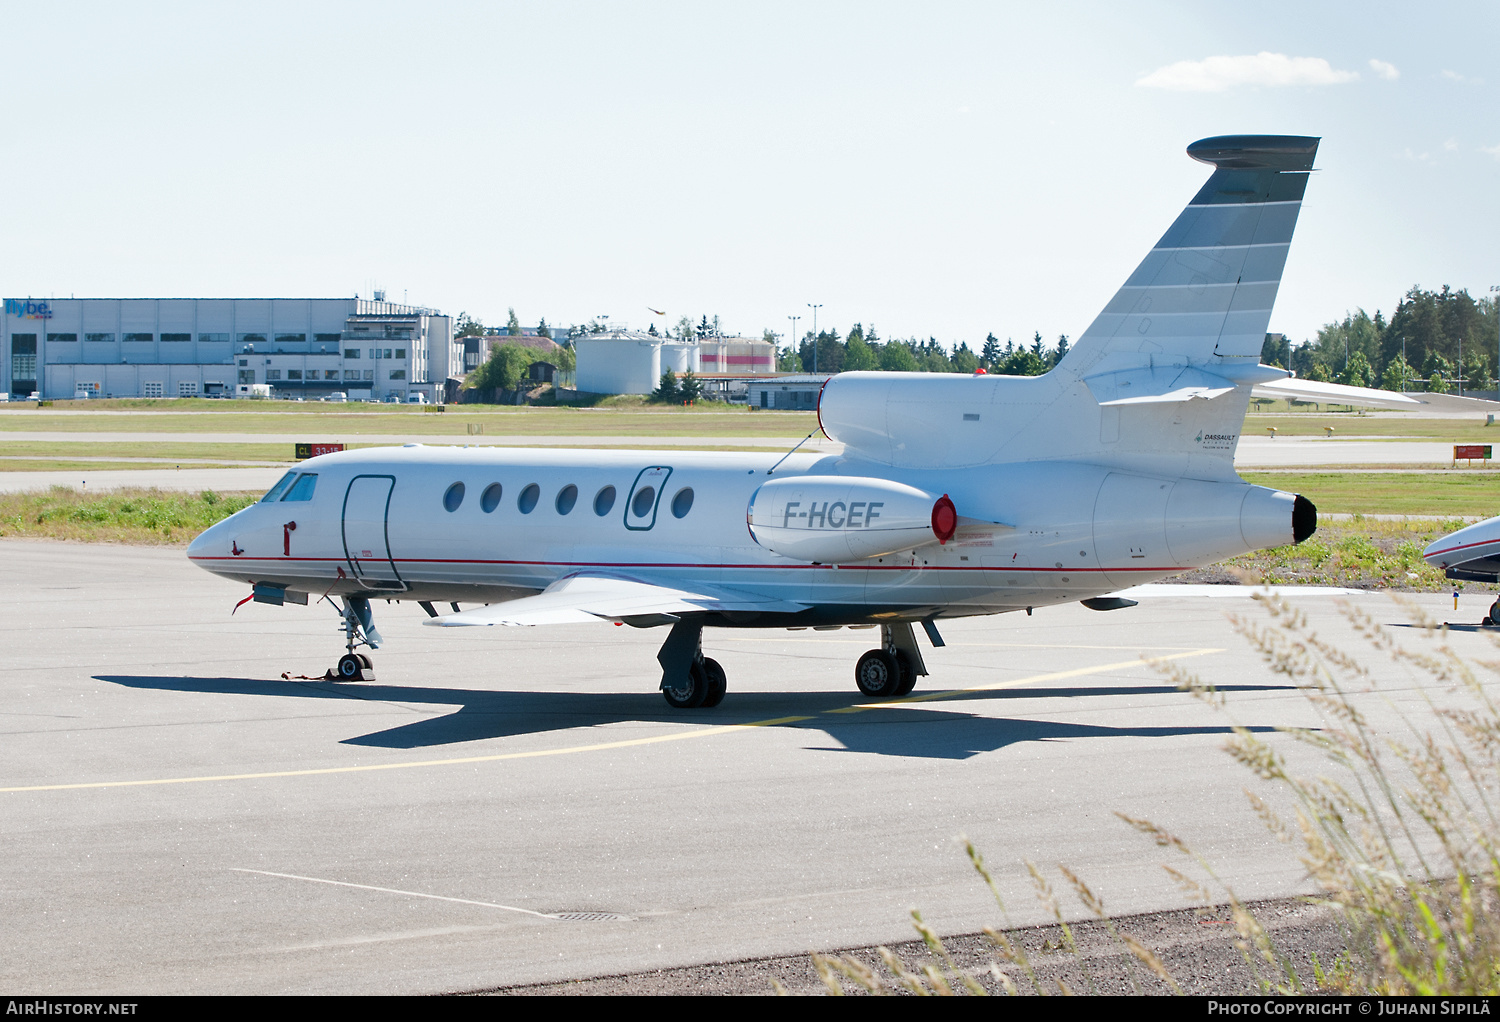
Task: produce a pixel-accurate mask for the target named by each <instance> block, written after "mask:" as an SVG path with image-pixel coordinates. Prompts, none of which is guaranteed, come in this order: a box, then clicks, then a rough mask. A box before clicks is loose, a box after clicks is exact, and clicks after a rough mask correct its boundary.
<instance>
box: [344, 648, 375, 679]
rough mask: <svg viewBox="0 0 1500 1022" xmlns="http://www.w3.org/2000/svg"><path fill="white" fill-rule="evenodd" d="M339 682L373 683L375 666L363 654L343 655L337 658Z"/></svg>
mask: <svg viewBox="0 0 1500 1022" xmlns="http://www.w3.org/2000/svg"><path fill="white" fill-rule="evenodd" d="M337 673H338V680H339V681H374V680H375V665H374V664H373V663H371V662H370V658H369V657H367V656H365V655H364V654H363V653H345V654H344V655H343V656H341V657H339V666H338V671H337Z"/></svg>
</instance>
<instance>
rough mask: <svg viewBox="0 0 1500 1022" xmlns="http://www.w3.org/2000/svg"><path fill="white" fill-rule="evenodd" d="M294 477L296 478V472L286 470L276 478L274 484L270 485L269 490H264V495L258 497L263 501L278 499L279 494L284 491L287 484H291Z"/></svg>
mask: <svg viewBox="0 0 1500 1022" xmlns="http://www.w3.org/2000/svg"><path fill="white" fill-rule="evenodd" d="M296 478H297V473H295V472H288V473H287V474H286V475H284V476H282V477H281V478H280V479H279V480H277V482H276V485H275V486H273V487H271V488H270V489H269V490H267V491H266V495H265V496H264V497H262V498H260V499H261V500H262V501H263V502H264V501H272V500H279V499H280V498H281V495H282V494H283V493H285V492H286V488H287V487H288V486H290V485H292V480H293V479H296Z"/></svg>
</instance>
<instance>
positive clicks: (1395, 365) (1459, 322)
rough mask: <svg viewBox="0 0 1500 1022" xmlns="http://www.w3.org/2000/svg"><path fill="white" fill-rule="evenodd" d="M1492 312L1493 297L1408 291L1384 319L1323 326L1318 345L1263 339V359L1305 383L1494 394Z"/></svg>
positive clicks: (1497, 329)
mask: <svg viewBox="0 0 1500 1022" xmlns="http://www.w3.org/2000/svg"><path fill="white" fill-rule="evenodd" d="M1496 306H1497V301H1496V299H1494V298H1482V299H1479V300H1475V299H1474V298H1473V297H1471V296H1470V295H1469V292H1468V291H1467V290H1459V291H1453V290H1451V289H1449V287H1448V286H1447V285H1446V284H1445V285H1444V286H1443V287H1442V289H1441V290H1438V291H1424V290H1423V289H1422V288H1420V287H1413V288H1412V289H1411V290H1409V291H1407V292H1406V294H1405V296H1404V297H1403V298H1402V299H1401V301H1400V302H1399V303H1398V304H1397V306H1396V311H1395V312H1394V313H1392V314H1391V318H1390V320H1389V321H1387V320H1386V318H1385V317H1384V316H1383V315H1381V313H1380V310H1378V309H1377V310H1376V311H1375V315H1374V316H1373V317H1372V316H1370V315H1369V314H1368V313H1366V312H1365V310H1364V309H1356V310H1355V311H1354V312H1351V313H1348V314H1346V315H1345V316H1344V318H1343V320H1341V321H1339V322H1336V323H1329V324H1327V325H1325V326H1324V327H1323V329H1321V330H1319V331H1318V336H1317V338H1316V339H1315V340H1311V341H1304V342H1302V343H1301V344H1298V345H1291V346H1288V344H1287V342H1286V341H1285V340H1283V339H1280V338H1279V337H1278V336H1277V335H1272V336H1271V337H1268V338H1267V339H1266V344H1265V346H1264V348H1263V349H1262V351H1261V356H1260V360H1261V361H1262V362H1265V363H1266V364H1267V365H1271V364H1274V365H1278V366H1281V367H1282V368H1283V369H1285V368H1291V369H1292V370H1294V371H1295V372H1296V373H1297V375H1298V376H1300V377H1302V378H1304V379H1309V380H1323V381H1330V382H1333V383H1347V384H1349V385H1351V386H1355V387H1379V388H1382V389H1384V390H1421V391H1428V392H1430V393H1434V394H1446V393H1448V392H1449V391H1456V390H1458V389H1459V388H1460V386H1462V388H1463V389H1464V390H1491V389H1494V388H1495V366H1496V360H1497V355H1500V352H1497V350H1496V349H1497V345H1500V315H1497V312H1496ZM1288 355H1290V362H1291V365H1290V366H1288V364H1287V362H1288Z"/></svg>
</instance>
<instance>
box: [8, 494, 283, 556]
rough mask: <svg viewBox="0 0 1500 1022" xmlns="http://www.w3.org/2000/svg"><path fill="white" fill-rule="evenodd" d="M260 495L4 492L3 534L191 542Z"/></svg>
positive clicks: (82, 539)
mask: <svg viewBox="0 0 1500 1022" xmlns="http://www.w3.org/2000/svg"><path fill="white" fill-rule="evenodd" d="M259 497H260V494H259V493H215V492H214V491H213V490H204V491H202V492H201V493H182V492H178V491H173V490H157V489H123V490H111V491H109V492H107V493H101V494H89V493H82V492H80V491H78V490H74V489H72V488H71V487H66V486H54V487H52V488H51V489H49V490H45V491H41V492H33V493H0V536H26V537H35V538H41V539H63V540H73V541H78V542H89V543H130V544H134V545H140V546H186V545H187V544H188V543H189V542H191V541H192V539H193V538H194V537H195V536H197V535H198V533H200V532H202V531H203V530H204V529H206V528H208V527H209V526H210V525H213V524H214V523H215V522H219V521H222V520H223V519H225V518H227V517H229V516H230V515H232V514H234V513H235V512H236V511H238V510H240V509H241V508H244V507H249V506H250V505H251V504H253V503H255V501H256V500H257V499H258V498H259Z"/></svg>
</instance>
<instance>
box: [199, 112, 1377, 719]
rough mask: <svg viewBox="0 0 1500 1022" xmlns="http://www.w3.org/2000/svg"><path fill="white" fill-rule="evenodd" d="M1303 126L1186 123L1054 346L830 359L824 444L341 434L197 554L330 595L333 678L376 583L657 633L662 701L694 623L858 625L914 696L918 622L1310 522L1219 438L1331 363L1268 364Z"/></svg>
mask: <svg viewBox="0 0 1500 1022" xmlns="http://www.w3.org/2000/svg"><path fill="white" fill-rule="evenodd" d="M1317 147H1318V139H1316V138H1306V137H1299V136H1265V135H1246V136H1224V137H1218V138H1207V139H1203V140H1202V141H1199V142H1195V143H1193V144H1192V145H1191V146H1189V147H1188V150H1187V152H1188V155H1189V156H1191V157H1193V158H1194V159H1196V160H1200V161H1202V162H1203V163H1206V164H1209V165H1210V166H1212V168H1213V173H1212V175H1211V176H1210V177H1209V178H1208V181H1207V182H1206V183H1205V184H1204V185H1203V187H1202V188H1201V189H1200V190H1199V191H1198V193H1197V194H1196V195H1195V196H1194V197H1193V199H1192V201H1191V202H1189V203H1188V205H1187V207H1186V208H1185V209H1184V210H1183V211H1182V213H1181V214H1180V215H1179V216H1178V217H1177V219H1176V220H1175V221H1174V222H1173V223H1172V225H1171V227H1170V228H1168V230H1167V232H1166V234H1165V235H1163V237H1162V239H1161V240H1160V241H1159V242H1157V244H1156V245H1155V247H1153V248H1152V249H1151V251H1150V252H1148V253H1147V254H1146V258H1145V259H1144V260H1143V261H1142V262H1141V264H1140V266H1139V267H1137V268H1136V270H1135V272H1134V273H1132V274H1131V275H1130V277H1129V279H1127V280H1126V281H1125V284H1124V285H1123V286H1122V287H1121V288H1120V290H1119V291H1118V292H1117V293H1116V295H1115V296H1114V298H1113V299H1111V300H1110V302H1109V304H1108V305H1107V306H1105V308H1104V311H1103V312H1101V313H1100V314H1099V316H1098V318H1096V319H1095V320H1094V322H1093V324H1092V325H1091V326H1090V327H1089V328H1088V330H1087V331H1085V332H1084V333H1083V335H1082V336H1081V337H1080V338H1079V340H1078V342H1077V344H1076V345H1075V346H1074V347H1073V348H1072V349H1071V350H1070V351H1069V352H1068V354H1067V356H1066V357H1065V358H1063V359H1062V360H1061V361H1060V362H1059V363H1058V365H1057V366H1055V367H1054V368H1053V369H1052V370H1051V371H1050V372H1048V373H1047V374H1045V375H1043V376H1038V377H1007V376H999V375H986V374H983V373H976V374H975V375H973V376H953V375H943V374H926V373H882V372H850V373H843V374H841V375H838V376H834V377H832V378H831V379H830V380H829V381H828V382H827V383H826V384H825V386H824V388H823V392H822V394H821V396H820V398H819V403H818V418H819V425H820V426H821V428H822V430H823V432H824V433H825V434H827V436H828V437H830V438H831V439H833V440H835V441H837V442H839V443H842V444H843V452H842V453H841V454H839V455H836V456H834V455H822V454H814V453H803V452H794V453H792V454H791V455H789V456H784V457H782V458H780V459H777V458H776V457H774V456H771V455H762V454H749V453H747V454H723V453H685V452H644V451H585V450H579V451H545V452H543V451H534V450H508V449H502V448H493V447H483V448H476V447H433V446H424V445H421V444H408V445H406V446H405V447H398V448H377V449H368V450H356V451H346V452H341V453H337V454H328V455H324V456H322V457H318V458H313V459H311V460H309V461H307V462H306V463H304V464H303V465H302V466H301V467H300V468H298V469H297V470H296V471H293V472H288V473H287V474H286V476H285V478H283V479H282V480H281V481H280V482H278V483H277V484H276V485H275V486H274V487H272V488H271V490H270V492H268V493H267V494H266V495H265V497H264V498H263V499H262V500H260V501H259V502H258V503H256V504H254V505H252V506H250V507H248V508H246V509H244V510H243V511H240V512H239V513H238V514H235V515H233V516H231V517H229V518H227V519H225V520H224V521H222V522H220V523H219V524H217V525H215V526H213V527H212V528H210V529H209V530H207V531H206V532H204V533H203V534H202V535H201V536H199V537H198V538H197V539H196V540H195V541H194V542H193V544H192V546H191V547H190V548H189V550H188V556H189V557H190V558H192V560H193V562H194V563H195V564H197V565H199V566H201V567H203V568H205V569H207V570H208V571H211V572H213V573H215V574H217V575H221V576H223V577H225V578H229V579H233V580H235V581H237V582H240V583H248V584H249V585H251V586H252V587H253V590H252V595H253V599H254V600H256V601H258V602H261V603H270V604H276V605H281V604H285V603H297V604H306V603H307V602H308V597H309V596H310V595H311V596H314V597H315V598H327V599H328V601H329V602H330V603H333V601H334V600H337V601H340V604H341V610H340V612H341V614H342V619H343V622H344V628H345V636H346V639H347V642H346V647H347V653H346V655H345V656H344V657H343V658H342V659H341V660H340V661H339V665H338V668H337V672H336V675H335V676H336V677H338V678H342V679H346V680H351V681H352V680H359V679H360V678H362V677H365V676H367V675H368V674H369V672H370V670H371V668H370V661H369V658H368V656H367V655H365V654H363V653H359V652H356V649H357V648H358V647H360V646H362V645H367V646H369V647H370V648H374V647H375V646H376V645H377V644H378V643H379V642H380V636H379V634H378V633H377V632H376V630H375V627H374V622H373V619H372V615H371V602H372V600H378V599H384V600H387V601H397V602H401V601H412V602H415V603H417V604H418V605H420V606H421V607H422V608H423V609H424V610H425V611H426V612H427V614H428V615H429V617H430V618H431V620H429V621H428V623H429V624H433V625H440V626H463V625H544V624H555V623H564V622H579V621H600V620H605V621H614V622H623V623H624V624H628V625H634V626H636V627H642V628H649V627H663V628H666V629H668V631H667V633H666V639H665V641H664V642H663V644H662V647H661V651H660V653H658V655H657V659H658V661H659V662H660V663H661V668H662V677H661V691H662V694H663V695H664V696H665V697H666V699H667V701H668V702H669V703H671V704H672V705H673V706H677V707H699V706H714V705H717V704H718V703H719V701H720V700H722V699H723V698H724V693H725V677H724V671H723V669H722V668H721V667H720V666H719V664H717V663H716V662H715V661H713V660H712V659H709V658H706V657H704V655H703V653H702V645H701V639H702V633H703V629H704V628H705V627H714V628H805V627H813V628H837V627H842V626H852V627H873V626H878V627H879V628H880V644H879V645H878V646H877V647H876V648H874V649H871V650H870V651H869V652H867V653H865V654H864V655H863V656H862V657H860V659H859V662H858V665H857V666H856V667H855V681H856V683H857V685H858V687H859V689H860V691H861V692H863V693H864V694H865V695H867V696H870V697H874V698H891V697H899V696H902V695H905V694H906V693H908V692H910V691H911V689H912V686H913V685H914V684H915V682H916V680H917V677H918V676H920V675H924V674H926V673H927V669H926V666H925V664H924V661H923V656H922V651H921V649H920V648H919V647H918V644H917V641H916V632H915V629H914V627H913V626H914V625H921V627H922V629H923V631H925V633H926V635H927V637H928V639H929V641H930V642H932V643H933V644H934V645H941V644H942V638H941V636H940V635H939V632H938V628H937V623H938V622H939V621H941V620H942V619H944V618H952V617H963V616H968V615H977V614H999V613H1004V612H1006V611H1016V610H1025V611H1027V612H1028V613H1030V612H1031V610H1032V609H1033V608H1038V607H1046V606H1049V605H1053V604H1061V603H1068V602H1073V601H1079V602H1082V603H1083V604H1084V605H1085V606H1087V607H1090V608H1092V609H1094V610H1101V611H1107V610H1115V609H1119V608H1123V607H1127V606H1131V605H1132V604H1131V601H1129V600H1126V599H1123V598H1120V597H1117V596H1111V595H1110V594H1112V593H1117V592H1119V591H1120V590H1122V589H1125V588H1128V587H1130V586H1133V585H1136V584H1138V583H1143V582H1149V581H1152V580H1155V579H1160V578H1163V577H1166V576H1169V575H1175V574H1177V573H1179V572H1182V571H1185V570H1187V569H1190V568H1195V567H1199V566H1202V565H1206V564H1210V563H1212V562H1215V561H1219V560H1223V559H1225V558H1228V557H1233V556H1235V555H1237V554H1241V553H1245V552H1247V551H1251V550H1257V549H1261V548H1264V547H1274V546H1281V545H1284V544H1288V543H1295V542H1300V541H1302V540H1304V539H1306V538H1307V537H1308V536H1310V535H1312V533H1313V531H1314V529H1315V528H1316V527H1317V512H1316V510H1315V509H1314V507H1313V505H1312V503H1311V502H1309V501H1308V500H1306V499H1305V498H1303V497H1300V496H1297V495H1296V494H1291V493H1284V492H1281V491H1278V490H1271V489H1267V488H1265V487H1261V486H1251V485H1249V484H1247V483H1245V482H1244V481H1242V480H1241V479H1240V478H1239V477H1238V476H1237V475H1236V474H1235V471H1234V452H1235V447H1236V444H1237V442H1238V439H1239V433H1240V429H1241V426H1242V424H1243V421H1244V417H1245V410H1246V407H1247V403H1248V401H1249V398H1250V393H1251V390H1252V388H1260V389H1262V390H1264V391H1267V392H1270V393H1274V394H1280V395H1286V394H1291V395H1293V396H1302V397H1307V396H1314V395H1316V394H1319V393H1322V391H1320V389H1319V388H1320V387H1324V386H1325V385H1321V384H1315V383H1311V382H1309V381H1303V380H1297V379H1290V378H1289V374H1288V373H1287V372H1286V371H1284V370H1282V369H1279V368H1276V367H1274V366H1265V365H1261V364H1260V353H1261V346H1262V343H1263V341H1264V339H1265V334H1266V327H1267V325H1268V322H1269V319H1270V315H1271V306H1272V303H1273V301H1274V300H1275V297H1276V290H1277V287H1278V284H1279V283H1280V279H1281V273H1282V267H1283V266H1284V265H1285V262H1286V256H1287V249H1288V246H1289V244H1290V242H1291V239H1292V229H1293V227H1294V226H1295V224H1296V222H1297V214H1298V210H1299V209H1300V207H1301V201H1302V195H1303V191H1304V189H1305V188H1306V186H1307V181H1308V175H1309V172H1310V171H1311V170H1312V165H1313V157H1314V155H1315V154H1316V152H1317ZM1333 390H1334V391H1335V392H1336V393H1337V396H1338V397H1342V398H1348V397H1350V396H1354V395H1355V388H1333ZM1360 393H1362V394H1365V395H1368V396H1371V397H1373V398H1376V399H1379V398H1380V397H1381V395H1374V394H1371V392H1368V391H1361V392H1360ZM1325 396H1326V395H1325ZM1383 396H1384V397H1385V398H1389V399H1392V400H1399V399H1398V398H1395V397H1394V396H1392V395H1383ZM250 598H251V597H247V599H250ZM463 604H469V605H471V609H463V607H462V605H463ZM439 605H446V606H445V607H444V609H445V610H446V609H447V608H448V607H451V608H452V610H453V613H442V614H440V613H439V610H438V606H439ZM335 606H336V607H337V606H339V605H335Z"/></svg>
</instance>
